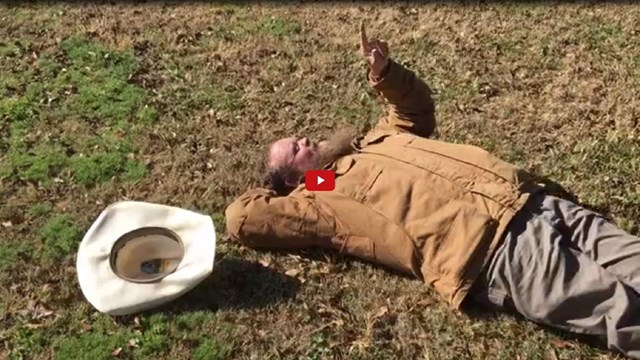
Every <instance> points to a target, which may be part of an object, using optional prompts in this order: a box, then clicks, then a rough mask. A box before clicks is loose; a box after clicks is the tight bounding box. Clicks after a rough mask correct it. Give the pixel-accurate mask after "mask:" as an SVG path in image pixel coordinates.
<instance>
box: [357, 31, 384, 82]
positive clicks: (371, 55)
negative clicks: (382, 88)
mask: <svg viewBox="0 0 640 360" xmlns="http://www.w3.org/2000/svg"><path fill="white" fill-rule="evenodd" d="M360 50H361V51H362V55H363V56H364V58H365V60H367V64H369V69H370V70H371V73H372V74H373V76H374V77H378V78H379V77H381V75H382V73H383V71H384V69H385V68H386V67H387V65H389V47H388V46H387V42H386V41H384V40H377V39H372V40H369V39H367V34H366V32H365V30H364V23H361V24H360Z"/></svg>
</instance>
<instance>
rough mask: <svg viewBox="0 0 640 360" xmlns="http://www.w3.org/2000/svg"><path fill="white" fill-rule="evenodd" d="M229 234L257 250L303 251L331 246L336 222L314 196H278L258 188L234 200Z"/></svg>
mask: <svg viewBox="0 0 640 360" xmlns="http://www.w3.org/2000/svg"><path fill="white" fill-rule="evenodd" d="M225 219H226V225H227V232H228V233H229V234H230V235H231V237H232V238H233V239H234V240H236V241H238V242H240V243H242V244H244V245H246V246H249V247H253V248H272V249H301V248H307V247H311V246H325V247H330V246H331V240H332V239H333V238H334V236H335V228H336V222H335V219H334V217H333V216H331V215H330V214H328V213H327V212H326V211H323V210H322V209H321V206H320V204H318V202H317V201H316V199H315V198H314V196H313V194H307V193H299V192H294V193H292V194H290V195H288V196H276V195H275V193H274V192H272V191H270V190H267V189H262V188H257V189H252V190H248V191H247V192H245V193H244V194H242V195H241V196H240V197H238V198H237V199H236V200H234V201H233V202H232V203H231V204H230V205H229V206H228V207H227V209H226V211H225Z"/></svg>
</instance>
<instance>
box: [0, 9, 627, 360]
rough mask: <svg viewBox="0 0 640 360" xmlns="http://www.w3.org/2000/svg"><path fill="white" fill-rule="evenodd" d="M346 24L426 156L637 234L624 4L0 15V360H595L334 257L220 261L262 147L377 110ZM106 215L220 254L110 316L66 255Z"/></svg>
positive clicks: (573, 344)
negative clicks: (520, 176) (202, 227)
mask: <svg viewBox="0 0 640 360" xmlns="http://www.w3.org/2000/svg"><path fill="white" fill-rule="evenodd" d="M360 20H364V21H366V23H367V26H368V32H369V34H370V36H380V37H382V38H384V39H386V40H388V41H389V44H390V48H391V52H392V57H393V58H394V59H396V60H397V61H399V62H400V63H402V64H405V65H406V66H408V67H410V68H411V69H412V70H414V71H415V72H416V73H417V74H419V75H420V76H421V77H422V78H423V79H425V80H426V81H427V82H428V83H429V84H430V85H431V87H432V88H433V89H434V91H435V92H436V96H435V98H436V100H437V117H438V121H439V135H438V137H439V138H440V139H443V140H446V141H452V142H459V143H469V144H475V145H480V146H482V147H484V148H486V149H488V150H490V151H492V152H494V153H495V154H497V155H499V156H501V157H502V158H504V159H506V160H508V161H511V162H513V163H516V164H518V165H520V166H522V167H524V168H526V169H528V170H531V171H533V172H535V173H537V174H540V175H543V176H546V177H548V178H550V179H552V180H555V181H556V182H558V183H560V184H562V185H563V186H564V187H565V188H566V189H568V190H569V191H571V192H572V193H574V194H575V195H576V196H578V197H579V199H580V201H581V202H584V203H586V204H589V205H590V206H593V207H595V208H596V209H598V210H600V211H602V212H604V213H606V214H607V215H609V216H611V217H613V218H614V219H615V221H617V222H618V223H619V224H620V226H621V227H623V228H624V229H626V230H628V231H630V232H631V233H634V234H639V233H640V127H639V124H640V122H639V116H640V98H639V97H638V96H637V94H638V89H639V88H640V87H639V85H640V50H639V49H640V36H638V35H639V32H640V6H624V5H609V6H606V5H599V6H587V5H563V6H560V7H551V6H548V7H547V6H537V5H517V6H506V5H505V6H488V5H483V6H479V5H476V6H472V5H467V6H456V5H449V4H447V5H443V4H440V5H421V6H417V7H400V6H394V7H382V6H374V5H366V4H359V5H333V6H330V5H328V4H323V5H314V6H307V5H305V6H302V5H299V4H298V5H294V4H291V5H288V6H287V5H282V6H276V5H273V4H271V5H263V6H255V7H253V6H252V7H248V6H233V5H210V6H209V5H202V4H189V5H184V6H178V5H176V6H169V5H162V4H160V3H153V2H151V3H148V4H146V5H140V6H133V5H126V4H115V5H114V4H112V5H108V6H106V5H105V6H94V5H87V6H82V7H80V5H78V6H72V5H64V4H62V3H59V4H51V5H47V6H44V5H41V6H33V7H26V6H24V7H9V6H8V5H0V34H1V36H0V358H5V357H6V358H10V359H50V358H55V359H91V360H94V359H111V358H122V359H123V358H135V359H188V358H189V359H430V360H434V359H483V358H487V359H567V360H573V359H616V358H617V355H615V354H612V353H608V352H605V351H602V350H600V349H597V348H594V347H591V346H588V345H586V344H585V343H582V342H577V341H575V339H572V338H571V337H567V336H564V335H562V334H557V333H552V332H550V331H547V330H545V329H543V328H541V327H538V326H536V325H533V324H530V323H527V322H522V321H520V320H518V319H516V318H514V317H511V316H508V315H499V314H490V313H486V312H479V314H485V315H484V316H469V315H464V314H456V313H453V312H451V311H450V310H449V309H448V308H447V306H446V305H445V304H444V303H443V302H442V301H441V300H440V299H439V298H438V297H437V296H436V295H435V294H434V293H433V292H432V291H430V290H429V289H427V288H426V287H425V286H424V285H422V284H421V283H419V282H418V281H416V280H413V279H409V278H405V277H402V276H399V275H397V274H394V273H391V272H388V271H386V270H385V269H382V268H379V267H376V266H372V265H370V264H366V263H363V262H360V261H357V260H353V259H347V258H341V257H338V256H336V254H334V253H329V252H327V253H319V252H311V253H308V254H306V253H305V254H282V253H267V252H255V251H252V250H249V249H246V248H242V247H240V246H238V245H236V244H234V243H231V242H229V241H228V239H227V237H226V236H225V234H224V218H223V212H224V208H225V206H226V204H228V203H229V202H230V201H231V200H232V199H233V198H234V197H235V196H237V195H239V194H240V193H241V192H242V191H244V190H245V189H246V188H247V187H249V186H251V185H253V184H255V182H256V180H257V179H258V174H257V170H256V169H257V166H258V163H259V161H260V160H261V159H262V158H261V156H260V155H259V152H260V151H261V150H262V148H263V147H264V145H265V144H267V143H268V142H270V141H272V140H274V139H275V138H278V137H280V136H283V135H289V134H310V135H312V136H323V135H327V134H329V133H331V131H332V130H334V129H336V128H338V127H342V126H353V127H356V128H358V129H360V130H361V131H366V130H367V129H368V128H369V127H370V126H371V125H373V124H374V123H375V121H376V120H377V119H378V117H379V116H381V115H382V114H383V113H384V111H385V108H384V104H383V102H382V101H381V99H380V98H379V97H377V95H376V94H375V93H374V92H373V91H372V89H370V88H369V87H368V85H367V84H366V82H365V81H364V80H365V79H364V71H365V64H364V62H363V61H362V60H361V59H360V58H359V54H358V52H357V45H358V33H357V30H358V24H359V22H360ZM124 199H132V200H143V201H150V202H157V203H163V204H167V205H175V206H179V207H182V208H186V209H192V210H196V211H199V212H203V213H207V214H210V215H211V216H212V217H213V218H214V219H215V221H216V224H217V227H218V230H219V236H220V241H219V245H218V252H219V256H223V257H222V260H220V261H219V262H218V265H217V269H216V272H215V274H214V275H213V276H212V277H211V278H210V279H208V280H207V281H206V282H204V283H203V284H202V285H201V286H199V287H198V288H197V289H196V290H194V291H193V292H191V293H190V294H188V295H187V296H186V297H185V298H182V299H180V300H178V301H176V302H175V303H173V304H171V305H170V306H167V307H166V308H163V309H158V310H157V311H154V312H150V313H145V314H141V315H139V316H131V317H121V318H112V317H109V316H105V315H102V314H100V313H97V312H96V311H95V310H94V309H93V308H91V306H90V305H88V303H87V302H86V301H85V300H84V298H83V296H82V294H81V292H80V290H79V286H78V283H77V280H76V272H75V268H74V266H75V251H76V249H77V246H78V243H79V241H80V240H81V238H82V235H83V234H84V231H86V230H87V229H88V226H89V225H90V224H91V223H92V222H93V220H94V219H95V218H96V217H97V215H98V214H99V213H100V211H101V210H102V209H104V207H106V206H107V205H108V204H110V203H112V202H115V201H119V200H124Z"/></svg>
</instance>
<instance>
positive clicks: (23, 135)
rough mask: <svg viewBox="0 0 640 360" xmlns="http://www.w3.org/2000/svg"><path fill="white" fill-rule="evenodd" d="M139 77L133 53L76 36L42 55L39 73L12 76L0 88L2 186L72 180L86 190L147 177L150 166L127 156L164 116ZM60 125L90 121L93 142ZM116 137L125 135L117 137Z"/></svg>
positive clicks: (37, 65)
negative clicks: (46, 131) (4, 183)
mask: <svg viewBox="0 0 640 360" xmlns="http://www.w3.org/2000/svg"><path fill="white" fill-rule="evenodd" d="M5 52H6V51H5ZM137 70H138V61H137V59H136V57H135V56H134V54H133V51H132V50H128V51H112V50H110V49H107V48H105V47H102V46H101V45H99V44H96V43H93V42H91V41H89V40H87V39H85V38H82V37H71V38H68V39H65V40H64V41H62V42H61V43H60V45H59V49H58V53H54V52H48V53H43V54H42V55H41V56H40V58H39V59H38V61H37V63H36V66H35V68H34V69H29V70H28V71H27V72H22V73H19V75H13V74H9V76H7V77H6V79H3V82H2V84H1V85H2V87H1V88H2V91H3V93H5V94H8V95H11V96H8V97H5V98H3V99H1V100H0V121H2V122H0V129H2V128H4V129H5V131H4V133H3V136H2V140H1V141H0V149H3V150H4V151H6V153H7V156H6V157H3V159H2V160H0V166H1V168H2V170H0V179H13V180H23V181H29V182H35V183H39V184H41V185H43V186H49V185H51V184H52V183H53V179H55V178H57V177H62V178H64V177H65V176H68V177H72V178H73V179H75V180H76V182H77V183H78V184H80V185H84V186H89V185H92V184H96V183H101V182H105V181H109V180H111V179H112V178H113V177H120V178H122V179H124V180H134V181H135V180H139V179H142V178H144V176H145V175H146V168H145V166H144V165H143V164H141V163H139V162H137V161H134V160H131V159H130V158H129V154H130V153H131V152H134V151H135V150H136V149H135V147H134V146H133V145H132V143H133V141H134V138H135V137H136V135H137V134H139V133H140V131H141V130H142V129H143V128H147V127H149V126H152V125H154V124H155V122H156V121H157V120H158V118H159V114H158V111H157V109H156V108H155V107H153V106H151V105H150V104H149V101H148V95H147V93H146V90H144V89H142V88H140V87H139V86H137V85H136V84H135V83H134V82H132V81H131V79H132V76H134V74H135V73H136V71H137ZM62 120H65V121H80V122H85V123H87V124H88V125H89V127H90V128H93V129H94V133H95V135H92V136H91V137H89V138H83V137H76V136H75V135H74V134H65V133H64V132H61V131H60V130H57V131H56V129H57V124H60V123H61V122H62ZM47 125H53V128H50V129H51V130H53V131H51V135H48V136H47V137H46V138H42V136H43V135H44V134H43V132H42V131H38V130H40V129H42V128H43V127H44V126H47ZM118 131H122V132H123V134H125V135H120V136H116V135H114V133H116V132H118ZM62 140H64V141H62ZM62 143H66V145H67V146H66V147H63V146H62V145H61V144H62ZM96 145H99V146H96Z"/></svg>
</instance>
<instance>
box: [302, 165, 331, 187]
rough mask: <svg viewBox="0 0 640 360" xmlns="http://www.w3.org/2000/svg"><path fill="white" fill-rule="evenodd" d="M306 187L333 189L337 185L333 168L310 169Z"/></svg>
mask: <svg viewBox="0 0 640 360" xmlns="http://www.w3.org/2000/svg"><path fill="white" fill-rule="evenodd" d="M304 187H305V188H306V189H307V190H309V191H331V190H333V189H335V187H336V174H335V173H334V172H333V171H331V170H309V171H307V173H306V174H305V176H304Z"/></svg>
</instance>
